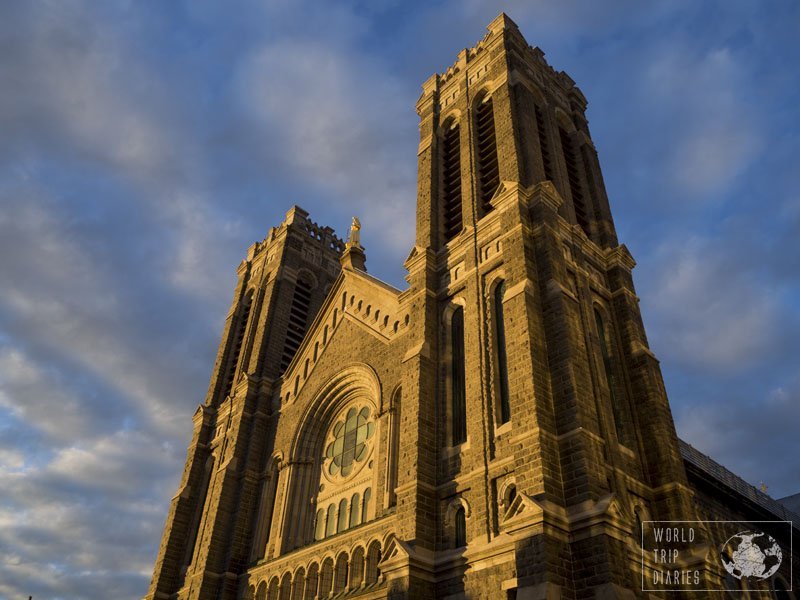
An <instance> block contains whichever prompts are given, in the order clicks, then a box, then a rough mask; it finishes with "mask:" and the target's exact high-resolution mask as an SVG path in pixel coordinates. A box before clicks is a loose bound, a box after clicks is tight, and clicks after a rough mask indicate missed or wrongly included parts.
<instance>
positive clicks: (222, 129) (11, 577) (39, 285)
mask: <svg viewBox="0 0 800 600" xmlns="http://www.w3.org/2000/svg"><path fill="white" fill-rule="evenodd" d="M501 10H505V11H506V12H508V13H509V15H510V16H511V17H512V18H513V19H514V20H515V21H516V22H517V23H518V24H519V25H520V28H521V30H522V32H523V34H524V35H525V36H526V38H527V39H528V41H529V42H530V43H531V44H532V45H538V46H540V47H541V48H542V49H543V50H544V51H545V52H546V54H547V58H548V60H549V61H550V63H551V64H552V65H553V66H554V67H555V68H556V69H563V70H565V71H567V72H568V73H569V74H570V75H571V76H572V77H573V79H575V81H577V82H578V84H579V85H580V87H581V88H582V90H583V91H584V93H585V95H586V96H587V98H588V99H589V111H588V116H589V119H590V126H591V128H592V132H593V137H594V140H595V143H596V145H597V147H598V149H599V153H600V160H601V163H602V165H603V168H604V174H605V180H606V184H607V187H608V192H609V196H610V198H611V203H612V209H613V211H614V215H615V218H616V224H617V227H618V230H619V234H620V240H621V241H623V242H625V243H626V244H627V245H628V247H629V248H630V249H631V251H632V253H633V255H634V256H635V257H636V259H637V261H638V264H639V266H638V267H637V269H636V274H635V275H636V282H637V286H638V292H639V295H640V296H641V299H642V310H643V313H644V318H645V324H646V326H647V329H648V335H649V339H650V343H651V346H652V348H653V349H654V351H655V352H656V354H657V355H658V357H659V358H660V359H661V361H662V367H663V371H664V376H665V379H666V383H667V389H668V392H669V395H670V399H671V402H672V407H673V411H674V414H675V418H676V422H677V426H678V432H679V435H681V436H682V437H684V438H685V439H687V440H688V441H689V442H691V443H692V444H694V445H695V446H696V447H697V448H699V449H700V450H702V451H703V452H706V453H708V454H710V455H711V456H712V457H714V458H715V459H717V460H718V461H719V462H721V463H722V464H724V465H726V466H728V467H729V468H731V469H732V470H734V471H735V472H737V473H738V474H740V475H741V476H743V477H744V478H745V479H747V480H748V481H749V482H751V483H753V484H756V485H757V484H759V482H762V481H763V482H764V483H765V484H766V485H768V486H769V491H770V493H771V494H772V495H774V496H775V497H780V496H783V495H788V494H791V493H795V492H800V458H798V457H799V456H800V452H798V444H797V441H796V436H797V432H798V430H800V369H798V365H800V343H798V336H800V288H799V286H798V281H799V280H798V273H800V241H799V240H800V192H798V190H799V189H800V169H798V168H797V151H798V148H800V140H799V139H798V131H800V129H799V128H798V124H800V83H799V82H798V69H797V65H798V64H800V50H799V49H798V48H799V46H798V44H797V41H796V37H797V32H798V30H800V4H798V3H797V2H796V1H794V0H785V1H773V0H762V1H759V2H744V1H738V0H719V1H698V0H669V1H651V2H640V1H638V0H627V1H626V0H612V1H604V2H597V1H595V0H587V1H586V2H579V1H572V0H570V1H567V0H562V1H559V2H555V1H545V0H540V1H531V0H528V1H524V2H523V1H521V0H519V1H514V0H511V1H509V2H507V3H505V4H496V3H493V2H488V1H483V0H456V1H437V2H418V3H412V2H400V1H395V0H378V1H374V0H373V1H367V0H364V1H363V2H358V1H352V2H341V3H336V4H334V3H330V2H325V3H323V2H321V1H320V2H316V3H315V2H310V1H305V0H301V1H296V0H292V1H289V0H276V1H273V2H267V1H256V0H252V1H250V0H245V1H241V2H212V1H210V0H209V1H204V0H185V1H178V0H176V1H174V2H161V1H157V0H153V1H138V2H129V1H119V2H111V1H109V2H89V1H82V0H53V1H25V0H18V1H14V0H9V1H6V2H2V3H0V207H1V210H0V598H8V599H16V598H23V597H24V598H27V596H28V595H29V594H32V595H33V596H34V598H35V599H36V600H41V599H45V598H65V599H67V598H68V599H91V600H107V599H109V598H114V599H122V600H125V599H134V598H137V597H141V596H142V595H143V594H144V593H145V592H146V590H147V585H148V582H149V578H150V573H151V569H152V564H153V560H154V558H155V553H156V549H157V545H158V542H159V538H160V535H161V529H162V526H163V523H164V518H165V515H166V511H167V507H168V503H169V499H170V497H171V496H172V494H173V493H174V491H175V489H176V486H177V484H178V478H179V474H180V471H181V469H182V465H183V460H184V457H185V451H186V445H187V443H188V439H189V435H190V430H191V427H190V425H191V421H190V418H191V415H192V413H193V411H194V409H195V407H196V405H197V404H198V403H200V402H201V401H202V399H203V395H204V393H205V389H206V385H207V383H208V378H209V375H210V370H211V366H212V363H213V357H214V355H215V351H216V347H217V342H218V336H219V334H220V331H221V327H222V322H223V318H224V315H225V313H226V310H227V308H228V305H229V302H230V297H231V294H232V290H233V285H234V282H235V275H234V274H235V267H236V265H237V264H238V262H239V261H240V260H241V259H242V258H243V256H244V253H245V249H246V248H247V246H248V245H250V244H251V243H252V242H253V241H255V240H260V239H262V238H263V237H264V235H265V234H266V231H267V229H268V228H269V227H270V226H272V225H276V224H277V223H279V222H280V220H281V218H282V216H283V213H285V211H286V210H287V209H288V208H289V207H290V206H291V205H292V204H295V203H296V204H299V205H300V206H302V207H304V208H305V209H307V210H309V211H310V213H311V215H312V217H313V218H314V220H316V221H317V222H319V223H323V224H329V225H331V226H333V227H335V228H336V229H337V230H338V231H339V232H340V233H341V234H344V232H345V230H346V227H347V223H348V222H349V219H350V217H351V216H352V215H353V214H358V215H359V216H360V217H361V220H362V223H363V226H364V229H363V233H362V238H363V241H364V244H365V246H366V247H367V251H368V257H369V262H368V264H369V267H370V271H371V272H372V273H375V274H376V275H378V276H381V277H383V278H384V279H387V280H388V281H391V282H393V283H395V284H397V285H403V279H402V278H403V270H402V266H401V265H402V261H403V259H404V258H405V256H406V254H407V252H408V250H409V248H410V246H411V243H412V239H413V214H414V201H415V198H414V195H415V176H416V175H415V169H416V164H415V161H416V148H417V140H418V134H417V117H416V114H415V112H414V104H415V101H416V99H417V98H418V96H419V93H420V84H421V83H422V81H424V80H425V79H426V78H427V77H428V76H429V75H430V74H431V73H433V72H436V71H439V72H441V71H443V70H444V69H445V68H447V67H448V66H449V65H450V64H452V63H453V62H454V61H455V57H456V54H457V52H458V50H459V49H460V48H463V47H466V46H471V45H473V44H474V43H475V42H477V40H479V39H480V38H481V37H483V35H484V32H485V26H486V25H487V24H488V23H489V22H490V21H491V20H492V19H493V18H494V17H495V16H496V15H497V14H498V13H499V12H500V11H501Z"/></svg>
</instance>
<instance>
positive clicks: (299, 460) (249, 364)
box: [146, 15, 799, 600]
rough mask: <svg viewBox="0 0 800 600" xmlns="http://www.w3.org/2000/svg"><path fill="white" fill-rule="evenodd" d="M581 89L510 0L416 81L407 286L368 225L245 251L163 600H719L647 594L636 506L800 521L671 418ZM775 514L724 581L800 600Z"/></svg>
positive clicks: (281, 234) (719, 583) (644, 511)
mask: <svg viewBox="0 0 800 600" xmlns="http://www.w3.org/2000/svg"><path fill="white" fill-rule="evenodd" d="M586 105H587V103H586V99H585V98H584V96H583V94H582V93H581V91H580V90H579V89H578V88H577V87H576V86H575V83H574V82H573V81H572V80H571V79H570V78H569V76H567V75H566V74H565V73H563V72H556V71H555V70H553V69H552V68H551V67H550V66H549V65H548V64H547V62H546V61H545V59H544V55H543V53H542V52H541V51H540V50H539V49H537V48H531V47H530V46H529V45H528V44H527V42H526V41H525V40H524V38H523V37H522V35H521V34H520V32H519V30H518V28H517V26H516V25H515V24H514V23H513V22H512V21H511V20H510V19H509V18H508V17H507V16H505V15H500V16H499V17H498V18H497V19H495V20H494V21H493V22H492V23H491V24H490V25H489V28H488V34H487V35H486V37H484V39H483V40H481V41H480V42H479V43H478V44H477V45H476V46H475V47H474V48H472V49H469V50H464V51H462V52H461V53H460V54H459V55H458V60H457V62H456V64H455V65H453V66H452V67H450V68H449V69H448V70H447V71H446V72H445V73H444V74H441V75H434V76H433V77H431V78H430V79H428V81H426V82H425V83H424V84H423V93H422V96H421V97H420V99H419V101H418V103H417V111H418V114H419V116H420V144H419V150H418V163H419V167H418V168H419V174H418V193H417V213H416V214H417V218H416V239H415V243H414V247H413V249H412V250H411V253H410V255H409V256H408V258H407V260H406V262H405V267H406V269H407V271H408V275H407V278H406V279H407V282H408V286H407V287H406V289H405V290H399V289H396V288H395V287H393V286H391V285H389V284H387V283H384V282H383V281H381V280H379V279H377V278H375V277H374V276H372V275H371V274H369V273H368V272H367V269H366V254H365V250H364V248H363V247H362V246H361V244H360V240H359V229H360V224H359V223H358V222H357V220H354V223H353V227H352V228H351V231H350V234H349V236H348V239H347V241H345V240H342V239H340V238H338V237H337V236H336V235H335V234H334V232H333V230H332V229H330V228H328V227H321V226H319V225H317V224H315V223H314V222H312V220H311V219H310V218H309V215H308V214H307V213H306V212H305V211H303V210H302V209H300V208H299V207H294V208H292V209H291V210H290V211H289V212H288V213H287V215H286V219H285V220H284V221H283V223H281V225H280V226H279V227H277V228H273V229H271V230H270V231H269V233H268V235H267V237H266V238H265V239H264V241H263V242H259V243H256V244H254V245H253V246H251V247H250V248H249V249H248V252H247V257H246V259H245V260H243V261H242V263H241V264H240V265H239V269H238V284H237V286H236V290H235V293H234V299H233V303H232V305H231V309H230V312H229V314H228V317H227V320H226V322H225V328H224V331H223V335H222V341H221V344H220V347H219V352H218V354H217V359H216V363H215V366H214V370H213V375H212V378H211V382H210V385H209V390H208V395H207V397H206V399H205V402H204V403H203V404H202V405H201V406H200V407H199V408H198V409H197V411H196V413H195V415H194V432H193V436H192V440H191V443H190V445H189V450H188V454H187V460H186V466H185V469H184V471H183V475H182V478H181V483H180V487H179V489H178V491H177V493H176V495H175V496H174V498H173V500H172V503H171V505H170V509H169V513H168V516H167V522H166V526H165V530H164V535H163V538H162V542H161V546H160V550H159V553H158V557H157V560H156V564H155V569H154V575H153V579H152V582H151V586H150V590H149V592H148V594H147V596H146V599H147V600H156V599H181V600H190V599H191V600H212V599H231V600H233V599H240V598H245V599H248V600H253V599H256V600H264V599H266V598H269V599H280V600H294V599H315V598H320V599H321V598H332V597H359V598H387V597H391V598H452V599H455V598H501V599H509V598H517V599H523V598H525V599H541V600H555V599H559V598H565V599H566V598H576V599H577V598H609V599H611V598H656V597H658V598H662V597H669V598H674V597H695V598H697V597H723V595H720V594H718V593H717V592H703V593H698V592H691V593H682V592H670V593H666V592H659V591H655V592H645V591H642V588H643V587H645V586H643V585H642V584H643V581H644V579H643V575H644V574H645V573H646V572H647V571H648V570H649V569H650V568H651V567H653V564H651V563H653V560H654V559H653V558H652V557H651V556H650V553H645V554H644V555H643V552H642V547H641V544H642V540H641V530H642V527H643V523H646V522H649V521H687V520H696V521H702V520H705V521H721V520H736V521H749V522H755V521H762V520H763V521H772V520H784V521H785V520H789V521H791V520H794V519H796V517H795V516H794V515H793V514H792V513H791V512H790V511H788V509H785V508H783V507H781V505H779V504H778V503H777V502H775V501H772V500H771V499H770V498H769V497H768V496H766V495H765V494H762V493H760V492H758V490H754V489H753V488H751V487H750V486H748V485H747V484H745V483H744V482H743V481H741V480H740V479H738V478H737V477H736V476H735V475H733V474H732V473H729V472H727V471H725V470H724V469H723V468H722V467H720V466H719V465H716V463H713V461H711V459H709V458H708V457H705V456H703V455H702V454H700V453H699V452H697V451H696V450H694V449H693V448H691V446H688V444H685V443H683V442H681V441H680V440H679V439H678V437H677V435H676V432H675V427H674V424H673V420H672V415H671V412H670V408H669V404H668V401H667V396H666V393H665V390H664V385H663V381H662V377H661V372H660V369H659V363H658V361H657V360H656V358H655V356H654V355H653V353H652V352H651V351H650V349H649V347H648V343H647V337H646V335H645V331H644V327H643V324H642V318H641V315H640V312H639V306H638V299H637V296H636V292H635V289H634V286H633V280H632V277H631V271H632V269H633V267H634V260H633V258H632V257H631V255H630V253H629V252H628V250H627V249H626V247H625V246H624V245H620V244H619V243H618V241H617V236H616V232H615V228H614V222H613V219H612V216H611V212H610V209H609V203H608V198H607V196H606V192H605V189H604V185H603V179H602V175H601V171H600V165H599V162H598V158H597V153H596V152H595V149H594V146H593V144H592V141H591V136H590V134H589V129H588V126H587V121H586V118H585V115H584V113H585V109H586ZM782 510H783V511H784V512H781V511H782ZM798 526H799V525H798V522H797V521H796V520H795V522H794V525H792V524H791V523H790V524H789V529H788V531H789V532H790V536H791V531H793V529H794V528H797V527H798ZM700 527H701V528H703V527H705V530H706V533H707V532H708V531H710V528H715V527H718V528H721V529H722V530H724V531H721V533H720V535H721V534H723V533H725V534H727V533H728V532H727V530H726V529H725V527H726V526H725V525H717V524H708V525H707V526H702V525H701V526H700ZM734 527H735V526H734ZM765 527H766V526H765ZM770 527H772V526H770ZM743 529H747V527H743ZM769 531H770V532H772V533H770V535H773V537H775V538H776V539H778V541H779V542H780V543H781V546H782V547H785V548H786V552H785V554H787V555H789V558H788V559H786V558H784V561H783V563H782V565H781V570H780V572H779V574H778V575H776V576H775V577H773V579H772V580H771V581H778V583H777V584H775V585H773V586H772V588H771V589H778V591H777V592H774V591H767V588H768V587H769V586H768V585H767V584H769V583H770V582H767V583H766V584H764V585H762V586H761V588H759V589H752V590H750V591H749V592H727V594H728V595H729V596H730V595H732V597H741V596H740V595H737V594H741V593H747V594H750V597H754V598H755V597H764V598H771V597H774V595H775V594H778V596H777V597H780V598H783V597H785V598H793V597H794V596H793V595H792V594H793V592H791V591H789V590H790V589H791V588H792V583H794V584H795V585H796V578H795V581H794V582H793V581H792V575H791V567H792V566H797V558H796V555H793V554H791V552H790V551H789V548H790V546H791V540H790V538H786V537H785V535H784V533H785V531H787V530H785V529H781V528H780V527H777V526H776V528H775V529H774V530H773V529H770V530H769ZM730 533H735V530H732V531H731V532H730ZM723 539H725V538H723ZM699 548H700V549H699V550H697V549H695V550H694V551H693V552H686V553H684V555H682V556H681V558H680V560H679V563H680V566H681V569H687V570H696V571H697V572H698V573H699V574H700V577H701V578H702V582H703V585H702V586H701V587H703V588H708V589H722V588H725V584H726V573H725V571H724V570H723V569H722V567H721V566H720V565H719V562H718V561H715V560H712V559H711V558H709V557H710V556H712V555H714V553H715V549H714V548H713V547H711V546H709V545H708V544H706V545H705V546H702V545H701V546H700V547H699ZM795 571H796V569H795ZM728 579H729V578H728ZM735 583H736V585H737V586H738V585H741V584H740V583H738V582H735ZM780 586H783V587H782V588H781V587H780ZM751 587H753V586H751ZM762 588H763V589H762ZM795 589H796V588H795ZM783 590H786V591H783ZM780 594H784V595H782V596H781V595H780Z"/></svg>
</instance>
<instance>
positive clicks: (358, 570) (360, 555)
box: [350, 546, 364, 590]
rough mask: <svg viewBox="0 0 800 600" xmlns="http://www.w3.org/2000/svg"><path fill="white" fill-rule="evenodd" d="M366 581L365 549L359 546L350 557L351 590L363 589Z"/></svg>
mask: <svg viewBox="0 0 800 600" xmlns="http://www.w3.org/2000/svg"><path fill="white" fill-rule="evenodd" d="M363 580H364V549H363V548H362V547H361V546H359V547H358V548H356V549H355V550H353V555H352V556H351V557H350V589H353V590H356V589H358V588H359V587H361V582H362V581H363Z"/></svg>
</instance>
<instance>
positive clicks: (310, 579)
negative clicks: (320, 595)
mask: <svg viewBox="0 0 800 600" xmlns="http://www.w3.org/2000/svg"><path fill="white" fill-rule="evenodd" d="M318 584H319V567H318V566H317V563H311V566H310V567H308V575H306V591H305V594H304V595H303V600H314V598H316V597H317V585H318Z"/></svg>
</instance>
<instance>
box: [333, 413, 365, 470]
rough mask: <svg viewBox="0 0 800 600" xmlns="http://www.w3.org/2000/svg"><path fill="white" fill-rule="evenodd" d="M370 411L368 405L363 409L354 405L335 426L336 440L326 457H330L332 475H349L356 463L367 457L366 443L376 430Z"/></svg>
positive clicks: (334, 434)
mask: <svg viewBox="0 0 800 600" xmlns="http://www.w3.org/2000/svg"><path fill="white" fill-rule="evenodd" d="M369 413H370V411H369V408H368V407H366V406H365V407H363V408H361V410H357V409H356V408H355V407H352V408H350V410H348V411H347V414H346V415H345V417H344V419H343V420H341V421H338V422H337V423H336V424H335V425H334V426H333V429H332V433H333V436H334V440H333V441H332V442H331V443H329V444H328V447H327V448H326V449H325V457H326V458H328V459H330V464H329V465H328V473H330V474H331V475H338V474H339V473H341V475H342V477H347V476H348V475H350V473H352V472H353V469H354V467H355V463H357V462H360V461H362V460H363V459H364V458H365V457H366V455H367V446H366V443H367V441H368V440H369V439H370V438H371V437H372V434H373V433H374V432H375V424H374V423H373V422H372V421H370V420H369Z"/></svg>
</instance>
